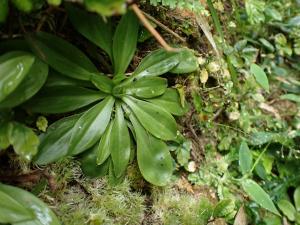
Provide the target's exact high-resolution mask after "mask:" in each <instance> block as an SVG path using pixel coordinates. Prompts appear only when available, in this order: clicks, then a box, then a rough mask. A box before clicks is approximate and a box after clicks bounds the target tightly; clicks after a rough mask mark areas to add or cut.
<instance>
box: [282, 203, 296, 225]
mask: <svg viewBox="0 0 300 225" xmlns="http://www.w3.org/2000/svg"><path fill="white" fill-rule="evenodd" d="M277 205H278V208H279V209H280V210H281V211H282V212H283V214H284V215H285V216H286V217H287V218H288V219H289V220H290V221H295V216H296V213H297V211H296V209H295V207H294V206H293V204H292V203H290V202H289V201H288V200H285V199H282V200H280V201H279V202H278V203H277Z"/></svg>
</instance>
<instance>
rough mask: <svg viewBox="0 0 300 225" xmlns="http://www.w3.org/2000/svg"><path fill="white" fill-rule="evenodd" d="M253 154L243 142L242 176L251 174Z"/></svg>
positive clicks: (240, 163) (241, 148) (240, 153)
mask: <svg viewBox="0 0 300 225" xmlns="http://www.w3.org/2000/svg"><path fill="white" fill-rule="evenodd" d="M252 160H253V157H252V153H251V151H250V150H249V147H248V145H247V143H246V142H245V141H243V142H242V144H241V146H240V150H239V166H240V170H241V172H242V174H246V173H248V172H250V170H251V168H252V165H253V161H252Z"/></svg>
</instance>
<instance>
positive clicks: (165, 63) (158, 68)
mask: <svg viewBox="0 0 300 225" xmlns="http://www.w3.org/2000/svg"><path fill="white" fill-rule="evenodd" d="M177 54H178V53H176V52H168V51H166V50H164V49H158V50H156V51H153V52H151V53H150V54H148V55H147V56H146V57H145V58H144V59H143V60H142V61H141V63H140V65H139V66H138V68H137V69H136V70H135V71H134V73H133V75H132V76H133V77H136V78H137V79H139V78H141V77H153V76H159V75H162V74H164V73H166V72H168V71H170V70H171V69H173V68H174V67H175V66H177V65H178V64H179V58H178V55H177Z"/></svg>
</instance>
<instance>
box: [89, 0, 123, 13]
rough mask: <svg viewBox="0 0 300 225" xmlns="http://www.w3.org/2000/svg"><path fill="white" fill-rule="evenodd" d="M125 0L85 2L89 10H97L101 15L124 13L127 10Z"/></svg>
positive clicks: (92, 0)
mask: <svg viewBox="0 0 300 225" xmlns="http://www.w3.org/2000/svg"><path fill="white" fill-rule="evenodd" d="M125 2H126V1H125V0H113V1H111V0H101V1H99V0H84V4H85V6H86V8H87V9H88V10H90V11H92V12H96V13H98V14H100V15H101V16H111V15H113V14H123V13H124V12H125V11H126V3H125Z"/></svg>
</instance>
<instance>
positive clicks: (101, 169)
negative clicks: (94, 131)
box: [80, 144, 111, 178]
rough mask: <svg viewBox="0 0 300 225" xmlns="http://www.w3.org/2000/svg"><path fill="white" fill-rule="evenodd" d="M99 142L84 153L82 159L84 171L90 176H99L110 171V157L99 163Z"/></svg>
mask: <svg viewBox="0 0 300 225" xmlns="http://www.w3.org/2000/svg"><path fill="white" fill-rule="evenodd" d="M97 155H98V144H97V145H95V146H94V147H93V148H92V149H91V150H90V151H87V152H85V153H84V154H83V156H82V157H81V159H80V162H81V169H82V172H83V173H84V174H85V175H86V176H89V177H92V178H99V177H103V176H105V175H106V174H107V173H108V169H109V165H110V161H111V160H110V158H109V159H106V160H105V161H104V162H103V163H102V164H101V165H97V163H96V160H97Z"/></svg>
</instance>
